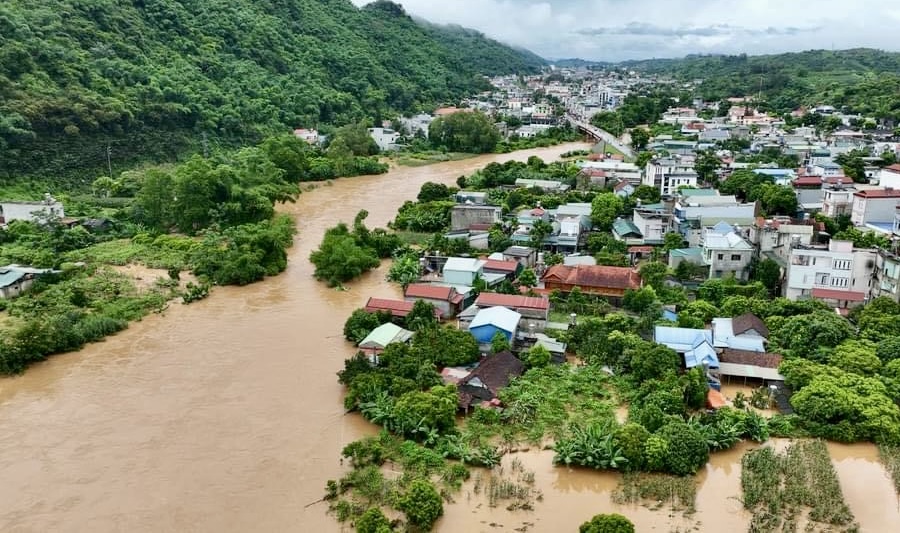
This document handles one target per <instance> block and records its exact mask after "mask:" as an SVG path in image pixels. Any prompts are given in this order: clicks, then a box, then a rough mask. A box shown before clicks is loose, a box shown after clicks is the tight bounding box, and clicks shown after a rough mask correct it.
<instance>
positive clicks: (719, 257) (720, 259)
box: [716, 254, 725, 261]
mask: <svg viewBox="0 0 900 533" xmlns="http://www.w3.org/2000/svg"><path fill="white" fill-rule="evenodd" d="M716 258H717V259H718V260H719V261H722V260H724V259H725V254H717V255H716Z"/></svg>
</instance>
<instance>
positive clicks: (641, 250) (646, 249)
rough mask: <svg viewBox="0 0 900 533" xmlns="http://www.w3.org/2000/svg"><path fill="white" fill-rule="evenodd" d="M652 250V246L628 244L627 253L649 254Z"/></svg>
mask: <svg viewBox="0 0 900 533" xmlns="http://www.w3.org/2000/svg"><path fill="white" fill-rule="evenodd" d="M651 252H653V247H652V246H629V247H628V253H630V254H649V253H651Z"/></svg>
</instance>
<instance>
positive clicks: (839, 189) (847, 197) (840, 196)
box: [822, 180, 856, 218]
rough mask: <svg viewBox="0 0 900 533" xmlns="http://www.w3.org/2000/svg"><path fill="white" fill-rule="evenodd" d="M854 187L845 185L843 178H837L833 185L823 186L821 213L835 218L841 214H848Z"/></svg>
mask: <svg viewBox="0 0 900 533" xmlns="http://www.w3.org/2000/svg"><path fill="white" fill-rule="evenodd" d="M855 193H856V187H854V186H853V185H845V184H844V183H843V180H838V182H837V183H835V184H833V185H826V186H825V187H824V188H823V196H822V214H824V215H826V216H828V217H831V218H835V217H839V216H841V215H849V214H850V212H851V210H852V208H853V195H854V194H855Z"/></svg>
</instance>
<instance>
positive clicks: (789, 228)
mask: <svg viewBox="0 0 900 533" xmlns="http://www.w3.org/2000/svg"><path fill="white" fill-rule="evenodd" d="M814 233H815V232H814V226H813V224H812V223H811V222H810V221H796V222H795V221H793V220H791V219H790V218H789V217H775V218H772V219H769V220H763V219H762V218H760V219H759V220H757V222H756V223H755V224H753V225H752V226H750V243H751V244H753V246H755V247H756V250H757V252H758V253H759V255H760V256H761V258H768V259H772V260H774V261H776V262H778V263H779V264H780V265H781V266H782V267H784V266H786V265H787V263H788V261H789V260H790V255H791V244H796V245H802V246H809V245H810V244H812V240H813V234H814Z"/></svg>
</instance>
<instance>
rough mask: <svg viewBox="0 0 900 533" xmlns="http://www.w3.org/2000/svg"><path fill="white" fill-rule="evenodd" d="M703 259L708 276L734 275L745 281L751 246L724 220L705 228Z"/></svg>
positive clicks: (751, 250) (750, 256) (750, 257)
mask: <svg viewBox="0 0 900 533" xmlns="http://www.w3.org/2000/svg"><path fill="white" fill-rule="evenodd" d="M702 248H703V260H704V263H706V264H707V265H708V266H709V277H710V278H722V277H726V276H729V275H734V277H735V279H738V280H741V281H745V280H747V278H748V276H749V273H750V272H749V270H750V262H751V260H752V259H753V246H752V245H751V244H750V243H749V242H747V241H746V240H744V238H743V237H741V236H740V235H738V234H736V233H735V232H734V228H733V227H732V226H731V225H730V224H727V223H725V222H719V223H718V224H716V225H715V226H713V227H712V228H709V229H707V230H706V231H705V232H704V235H703V243H702Z"/></svg>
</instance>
